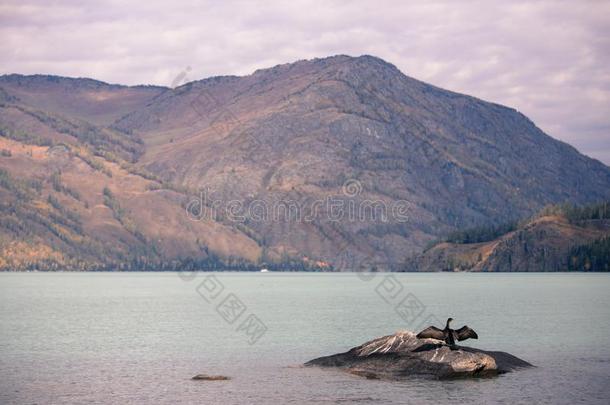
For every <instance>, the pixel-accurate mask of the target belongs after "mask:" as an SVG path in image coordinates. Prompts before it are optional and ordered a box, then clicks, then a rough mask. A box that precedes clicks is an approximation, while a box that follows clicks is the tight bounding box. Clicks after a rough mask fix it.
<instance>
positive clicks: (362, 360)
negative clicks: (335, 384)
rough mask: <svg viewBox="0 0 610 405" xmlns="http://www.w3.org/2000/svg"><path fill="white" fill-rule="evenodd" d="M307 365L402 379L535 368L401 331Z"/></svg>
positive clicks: (507, 357)
mask: <svg viewBox="0 0 610 405" xmlns="http://www.w3.org/2000/svg"><path fill="white" fill-rule="evenodd" d="M305 365H306V366H320V367H337V368H340V369H344V370H345V371H347V372H349V373H352V374H357V375H361V376H363V377H367V378H384V379H401V378H404V377H409V376H425V377H433V378H454V377H482V376H493V375H497V374H501V373H507V372H509V371H512V370H515V369H517V368H521V367H531V366H532V365H531V364H530V363H528V362H526V361H524V360H521V359H519V358H517V357H515V356H513V355H511V354H508V353H504V352H489V351H485V350H479V349H474V348H470V347H459V348H458V349H457V350H451V349H450V348H449V346H447V345H446V344H445V343H444V342H442V341H440V340H436V339H418V338H417V337H416V336H415V333H413V332H410V331H399V332H396V333H395V334H394V335H389V336H384V337H380V338H377V339H374V340H371V341H370V342H366V343H364V344H363V345H360V346H358V347H354V348H352V349H350V350H349V351H348V352H345V353H340V354H335V355H332V356H326V357H320V358H317V359H314V360H311V361H309V362H307V363H305Z"/></svg>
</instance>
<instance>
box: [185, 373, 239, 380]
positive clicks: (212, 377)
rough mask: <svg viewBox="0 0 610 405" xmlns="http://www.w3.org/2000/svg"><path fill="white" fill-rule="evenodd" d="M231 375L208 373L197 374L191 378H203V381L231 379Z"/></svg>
mask: <svg viewBox="0 0 610 405" xmlns="http://www.w3.org/2000/svg"><path fill="white" fill-rule="evenodd" d="M230 379H231V377H227V376H224V375H207V374H197V375H196V376H195V377H193V378H191V380H203V381H226V380H230Z"/></svg>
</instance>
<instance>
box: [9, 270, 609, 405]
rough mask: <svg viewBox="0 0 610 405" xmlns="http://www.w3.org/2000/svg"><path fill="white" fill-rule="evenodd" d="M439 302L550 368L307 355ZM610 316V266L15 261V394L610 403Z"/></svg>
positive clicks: (22, 397) (85, 399)
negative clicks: (326, 365)
mask: <svg viewBox="0 0 610 405" xmlns="http://www.w3.org/2000/svg"><path fill="white" fill-rule="evenodd" d="M408 294H412V295H409V297H411V298H413V297H416V298H417V299H418V300H419V302H420V303H421V305H422V306H423V307H419V306H418V307H416V306H413V307H410V308H409V310H408V311H407V310H404V307H403V306H401V305H400V301H401V300H402V299H403V298H404V297H406V296H407V295H408ZM410 302H412V300H411V301H410ZM397 305H398V306H397ZM396 308H398V309H401V308H402V310H401V311H399V312H400V313H398V312H397V311H396ZM253 316H254V317H253ZM429 316H437V317H438V318H440V319H445V318H447V317H448V316H452V317H453V318H455V325H454V326H458V327H459V326H461V325H462V324H464V323H467V324H468V325H469V326H470V327H472V328H473V329H475V330H476V331H477V332H478V334H479V340H478V341H467V342H465V343H467V344H468V345H471V346H476V347H480V348H484V349H494V350H503V351H508V352H510V353H512V354H515V355H517V356H519V357H521V358H523V359H525V360H527V361H530V362H531V363H533V364H535V365H536V366H537V367H536V368H533V369H528V370H523V371H519V372H515V373H510V374H505V375H502V376H500V377H497V378H491V379H476V380H455V381H427V380H421V379H414V380H408V381H403V382H389V381H376V380H366V379H362V378H360V377H356V376H351V375H348V374H344V373H341V372H338V371H335V370H323V369H317V368H303V367H301V366H300V365H301V364H302V363H304V362H306V361H308V360H310V359H312V358H315V357H319V356H322V355H328V354H333V353H337V352H342V351H345V350H347V349H349V348H351V347H353V346H356V345H358V344H360V343H363V342H364V341H366V340H369V339H372V338H374V337H378V336H382V335H387V334H390V333H394V332H395V331H397V330H399V329H416V328H419V326H420V324H421V323H422V322H424V323H426V322H427V321H426V320H424V318H428V317H429ZM255 317H256V318H255ZM225 318H227V320H225ZM258 320H260V321H261V322H262V324H259V323H257V322H258ZM609 321H610V275H606V274H447V273H442V274H394V275H391V274H377V275H362V274H359V275H356V274H303V273H296V274H295V273H293V274H283V273H282V274H278V273H256V274H252V273H248V274H245V273H216V274H212V275H211V274H210V273H199V274H197V275H196V276H195V277H194V278H193V279H190V280H184V279H182V278H180V277H179V276H178V275H177V274H176V273H57V274H46V273H29V274H19V273H4V274H0V403H2V404H6V403H15V404H17V403H18V404H30V403H31V404H33V403H37V404H46V403H53V404H59V403H135V404H148V403H172V404H174V403H203V404H221V403H222V404H224V403H227V404H233V403H235V404H238V403H251V404H261V403H262V404H276V403H277V404H290V403H294V404H301V403H322V404H327V403H328V404H333V403H363V404H368V403H371V404H373V403H383V404H405V403H413V404H420V403H426V402H430V403H463V402H464V401H468V402H474V403H486V402H487V403H488V402H494V403H506V404H514V403H528V404H529V403H553V404H556V403H565V404H573V403H600V404H607V403H610V322H609ZM263 325H264V326H263ZM437 326H443V325H440V324H439V325H437ZM265 328H266V331H265ZM263 332H264V333H263ZM199 373H207V374H222V375H227V376H230V377H232V380H230V381H220V382H206V381H191V380H190V378H191V377H192V376H194V375H195V374H199Z"/></svg>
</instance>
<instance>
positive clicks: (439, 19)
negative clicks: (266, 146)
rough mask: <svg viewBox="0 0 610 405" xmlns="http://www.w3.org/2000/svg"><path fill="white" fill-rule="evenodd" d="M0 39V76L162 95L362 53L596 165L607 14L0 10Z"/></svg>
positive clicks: (602, 128) (0, 6) (450, 7)
mask: <svg viewBox="0 0 610 405" xmlns="http://www.w3.org/2000/svg"><path fill="white" fill-rule="evenodd" d="M0 38H1V41H0V54H1V55H2V57H1V58H0V74H3V73H23V74H32V73H48V74H57V75H63V76H84V77H93V78H96V79H100V80H104V81H108V82H113V83H122V84H160V85H168V86H169V85H171V83H172V81H173V80H174V79H175V78H176V76H177V75H179V74H180V73H181V72H184V71H185V70H186V69H187V67H190V68H191V69H190V70H189V72H188V79H191V80H195V79H200V78H204V77H208V76H213V75H221V74H239V75H242V74H249V73H251V72H252V71H254V70H256V69H258V68H263V67H270V66H273V65H276V64H279V63H286V62H292V61H295V60H299V59H309V58H313V57H324V56H329V55H335V54H348V55H353V56H357V55H362V54H371V55H375V56H379V57H381V58H383V59H385V60H387V61H388V62H391V63H393V64H395V65H396V66H397V67H398V68H399V69H401V70H402V71H403V72H404V73H405V74H407V75H409V76H412V77H415V78H417V79H420V80H424V81H427V82H429V83H432V84H435V85H437V86H440V87H444V88H447V89H450V90H454V91H459V92H463V93H467V94H470V95H474V96H477V97H480V98H483V99H485V100H490V101H494V102H498V103H501V104H505V105H509V106H512V107H515V108H517V109H518V110H519V111H521V112H523V113H524V114H526V115H527V116H529V117H530V118H532V120H533V121H534V122H536V123H537V124H538V126H540V127H541V128H542V129H543V130H544V131H546V132H547V133H548V134H550V135H551V136H553V137H555V138H558V139H561V140H563V141H566V142H568V143H570V144H572V145H574V146H575V147H577V148H578V149H579V150H580V151H581V152H583V153H586V154H588V155H589V156H592V157H595V158H597V159H600V160H602V161H603V162H605V163H606V164H610V1H563V2H562V1H530V2H519V1H505V0H499V1H493V0H489V1H463V2H458V1H451V0H448V1H426V2H415V1H413V2H408V1H395V2H391V1H380V0H375V1H361V2H359V1H318V2H316V1H308V0H290V1H270V0H267V1H261V2H229V1H207V2H206V1H183V2H179V1H173V2H169V1H157V0H147V1H132V2H127V1H121V0H117V1H97V2H93V1H92V2H89V1H82V2H80V1H54V2H51V1H48V0H47V1H44V0H43V1H29V0H2V2H0Z"/></svg>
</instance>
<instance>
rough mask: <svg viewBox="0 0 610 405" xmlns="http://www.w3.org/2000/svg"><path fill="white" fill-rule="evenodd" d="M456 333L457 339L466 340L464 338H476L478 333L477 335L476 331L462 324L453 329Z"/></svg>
mask: <svg viewBox="0 0 610 405" xmlns="http://www.w3.org/2000/svg"><path fill="white" fill-rule="evenodd" d="M455 332H456V333H457V338H458V340H459V341H462V340H466V339H478V338H479V335H477V333H476V332H475V331H474V330H472V329H470V328H469V327H468V326H466V325H464V326H462V327H461V328H460V329H458V330H456V331H455Z"/></svg>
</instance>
